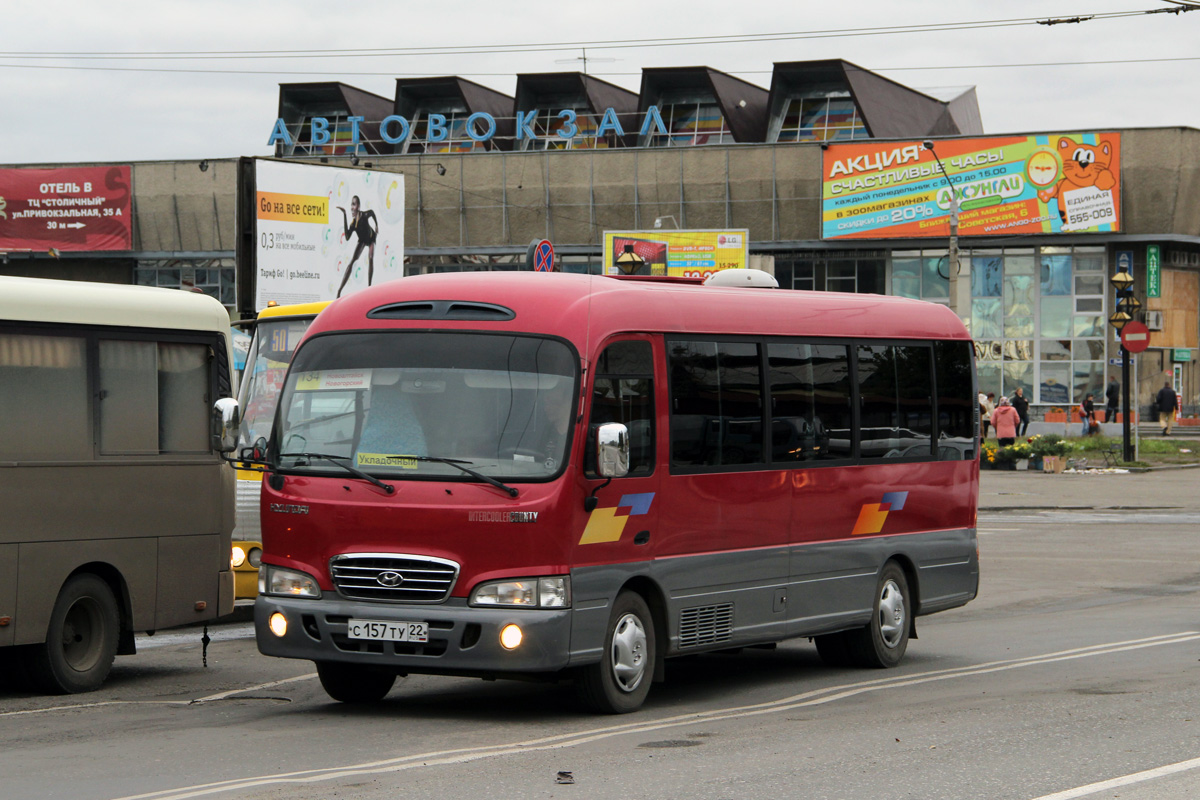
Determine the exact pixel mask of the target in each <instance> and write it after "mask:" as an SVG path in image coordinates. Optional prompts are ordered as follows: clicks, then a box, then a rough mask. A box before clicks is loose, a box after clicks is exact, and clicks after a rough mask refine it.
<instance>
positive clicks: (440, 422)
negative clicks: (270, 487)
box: [271, 331, 578, 480]
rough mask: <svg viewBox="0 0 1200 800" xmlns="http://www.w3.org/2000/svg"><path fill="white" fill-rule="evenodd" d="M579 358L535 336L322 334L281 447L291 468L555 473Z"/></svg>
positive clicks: (281, 459)
mask: <svg viewBox="0 0 1200 800" xmlns="http://www.w3.org/2000/svg"><path fill="white" fill-rule="evenodd" d="M577 363H578V360H577V357H576V355H575V353H574V352H573V351H572V350H571V349H570V348H569V347H568V346H567V345H565V344H564V343H562V342H561V341H559V340H556V339H549V338H545V337H536V336H513V335H496V334H486V333H460V332H408V331H389V332H375V333H347V334H335V335H329V336H319V337H316V338H314V339H312V340H311V341H309V342H307V343H306V344H305V346H304V347H303V348H302V349H301V350H300V351H299V352H298V353H297V354H296V359H295V362H294V363H293V365H292V371H291V372H290V373H289V375H288V379H287V384H286V385H285V387H284V392H283V396H282V400H281V406H280V417H279V425H278V426H277V427H276V429H275V440H274V441H273V443H272V448H271V450H272V453H273V455H274V459H275V462H276V464H277V466H278V467H279V468H280V469H282V470H286V471H296V472H313V473H330V474H333V473H336V472H338V471H339V470H338V469H337V467H336V465H332V464H330V463H329V460H328V459H329V457H332V458H336V459H342V460H344V463H346V464H350V465H352V466H353V467H355V468H356V469H358V470H361V471H363V472H366V473H368V474H370V475H373V476H377V477H381V478H387V479H390V480H395V479H402V478H410V477H411V478H436V479H446V480H462V479H464V472H465V470H463V469H462V468H461V467H467V468H469V469H471V470H475V471H477V472H479V473H481V474H484V475H488V476H493V477H498V478H508V479H511V478H518V479H529V480H538V479H548V478H550V477H553V476H554V475H557V474H558V473H559V472H560V471H561V469H562V465H563V463H564V461H565V460H566V457H567V455H568V450H567V448H568V444H569V442H570V438H571V431H572V430H573V426H572V420H573V416H572V411H573V402H574V398H575V396H576V394H577V392H576V391H575V386H576V377H577V375H578V368H577ZM305 454H308V455H305Z"/></svg>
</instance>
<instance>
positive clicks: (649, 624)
mask: <svg viewBox="0 0 1200 800" xmlns="http://www.w3.org/2000/svg"><path fill="white" fill-rule="evenodd" d="M654 648H655V639H654V619H653V618H652V617H651V616H650V608H649V607H648V606H647V605H646V601H645V600H643V599H642V597H641V595H639V594H637V593H635V592H621V594H619V595H617V599H616V602H614V603H613V609H612V614H611V615H610V616H609V621H608V633H607V634H606V635H605V637H604V653H603V655H602V656H601V658H600V662H599V663H597V664H592V665H590V666H587V667H584V668H583V670H582V672H581V673H580V675H579V678H578V679H577V680H576V683H575V686H576V689H577V691H578V692H579V698H580V699H581V700H582V701H583V703H584V704H585V705H586V706H588V707H589V708H591V709H593V710H595V711H600V712H603V713H605V714H626V713H628V712H630V711H636V710H638V709H639V708H641V707H642V703H643V702H645V700H646V695H647V694H648V693H649V692H650V683H651V681H653V679H654V658H655V650H654Z"/></svg>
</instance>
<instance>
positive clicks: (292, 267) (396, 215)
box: [254, 159, 404, 309]
mask: <svg viewBox="0 0 1200 800" xmlns="http://www.w3.org/2000/svg"><path fill="white" fill-rule="evenodd" d="M254 165H255V168H254V180H255V197H254V204H255V213H254V218H255V231H254V240H255V285H256V289H255V309H262V308H264V307H265V306H266V305H267V303H268V302H269V301H271V300H274V301H275V302H277V303H279V304H281V305H284V304H290V303H311V302H318V301H322V300H334V299H336V298H338V297H340V296H342V295H346V294H350V293H352V292H355V291H358V290H359V289H362V288H365V287H366V286H368V285H371V284H375V283H382V282H383V281H390V280H392V279H394V278H400V277H403V275H404V176H403V175H401V174H398V173H391V172H379V171H376V170H363V169H346V168H342V167H326V166H320V165H315V164H295V163H287V162H281V161H270V160H266V159H258V160H256V161H255V162H254Z"/></svg>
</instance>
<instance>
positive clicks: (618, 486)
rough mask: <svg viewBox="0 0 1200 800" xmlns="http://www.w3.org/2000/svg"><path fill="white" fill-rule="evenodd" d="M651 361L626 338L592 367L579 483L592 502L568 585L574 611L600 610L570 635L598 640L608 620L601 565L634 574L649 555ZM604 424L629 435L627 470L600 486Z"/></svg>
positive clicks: (653, 481) (648, 348)
mask: <svg viewBox="0 0 1200 800" xmlns="http://www.w3.org/2000/svg"><path fill="white" fill-rule="evenodd" d="M654 364H655V358H654V346H653V343H652V340H651V339H650V337H648V336H630V337H623V338H621V339H618V340H614V341H610V342H609V343H608V344H607V345H606V346H605V347H604V349H603V350H602V351H601V354H600V357H599V358H598V359H597V360H596V363H595V364H594V367H593V369H592V373H593V374H592V378H591V381H590V386H591V395H590V399H589V404H588V406H587V408H588V411H587V414H588V417H587V444H586V447H585V451H584V477H585V478H586V480H585V482H584V485H585V486H586V487H587V491H588V492H589V493H592V492H594V495H595V498H596V500H595V507H594V508H592V510H591V511H590V512H588V513H587V514H586V516H585V521H584V525H583V529H582V531H581V533H580V535H579V538H578V539H577V540H576V547H575V556H574V559H573V562H574V564H575V566H576V567H577V569H576V570H575V571H574V573H573V575H574V577H573V578H572V588H573V591H574V594H575V600H576V603H575V606H576V608H577V609H579V608H587V607H588V606H589V605H591V606H594V607H596V608H597V609H598V610H603V613H596V614H589V615H588V616H587V619H580V620H579V623H580V624H579V625H577V626H576V632H577V633H579V634H580V635H581V637H586V636H587V633H586V632H585V631H587V630H593V631H600V635H602V634H603V626H604V625H605V624H606V623H607V621H608V611H607V606H608V605H609V604H611V601H612V600H613V596H612V595H613V591H615V590H614V588H613V586H612V582H613V573H612V572H611V571H609V570H608V569H607V565H613V564H621V565H625V567H624V569H625V570H629V571H637V570H638V569H639V567H638V565H640V564H648V563H649V562H651V561H652V560H653V557H654V551H655V546H656V542H657V537H658V535H659V532H658V526H657V520H658V514H659V506H660V504H661V501H660V498H659V491H658V485H659V472H660V470H658V469H656V464H655V461H656V459H655V453H656V452H657V450H658V448H657V442H656V437H657V436H658V430H657V429H658V424H657V418H656V416H655V414H656V403H655V386H656V385H657V383H658V381H656V380H655V374H654ZM609 422H619V423H621V424H623V425H625V427H626V428H627V429H628V430H629V444H630V447H629V451H630V452H629V472H628V474H627V475H625V477H623V478H614V479H613V480H612V481H611V482H609V483H608V484H605V483H604V479H602V478H600V477H599V475H597V474H596V450H595V447H596V443H595V434H596V430H597V429H598V428H599V426H600V425H603V424H605V423H609ZM598 487H602V488H598ZM597 567H598V569H593V568H597ZM642 571H644V569H643V570H642ZM622 582H623V581H622ZM597 626H598V627H597Z"/></svg>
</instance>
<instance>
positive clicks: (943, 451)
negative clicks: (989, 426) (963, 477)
mask: <svg viewBox="0 0 1200 800" xmlns="http://www.w3.org/2000/svg"><path fill="white" fill-rule="evenodd" d="M933 352H934V361H935V365H936V367H937V387H938V397H937V409H938V443H937V457H938V459H939V460H941V461H958V460H960V459H967V460H970V459H972V458H974V457H975V443H976V435H977V430H978V427H977V426H978V421H977V419H976V418H977V415H978V413H979V403H978V402H977V401H976V399H975V385H974V380H973V379H974V372H975V370H974V364H973V361H972V359H973V358H974V349H973V348H972V347H971V343H970V342H935V343H934V345H933Z"/></svg>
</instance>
